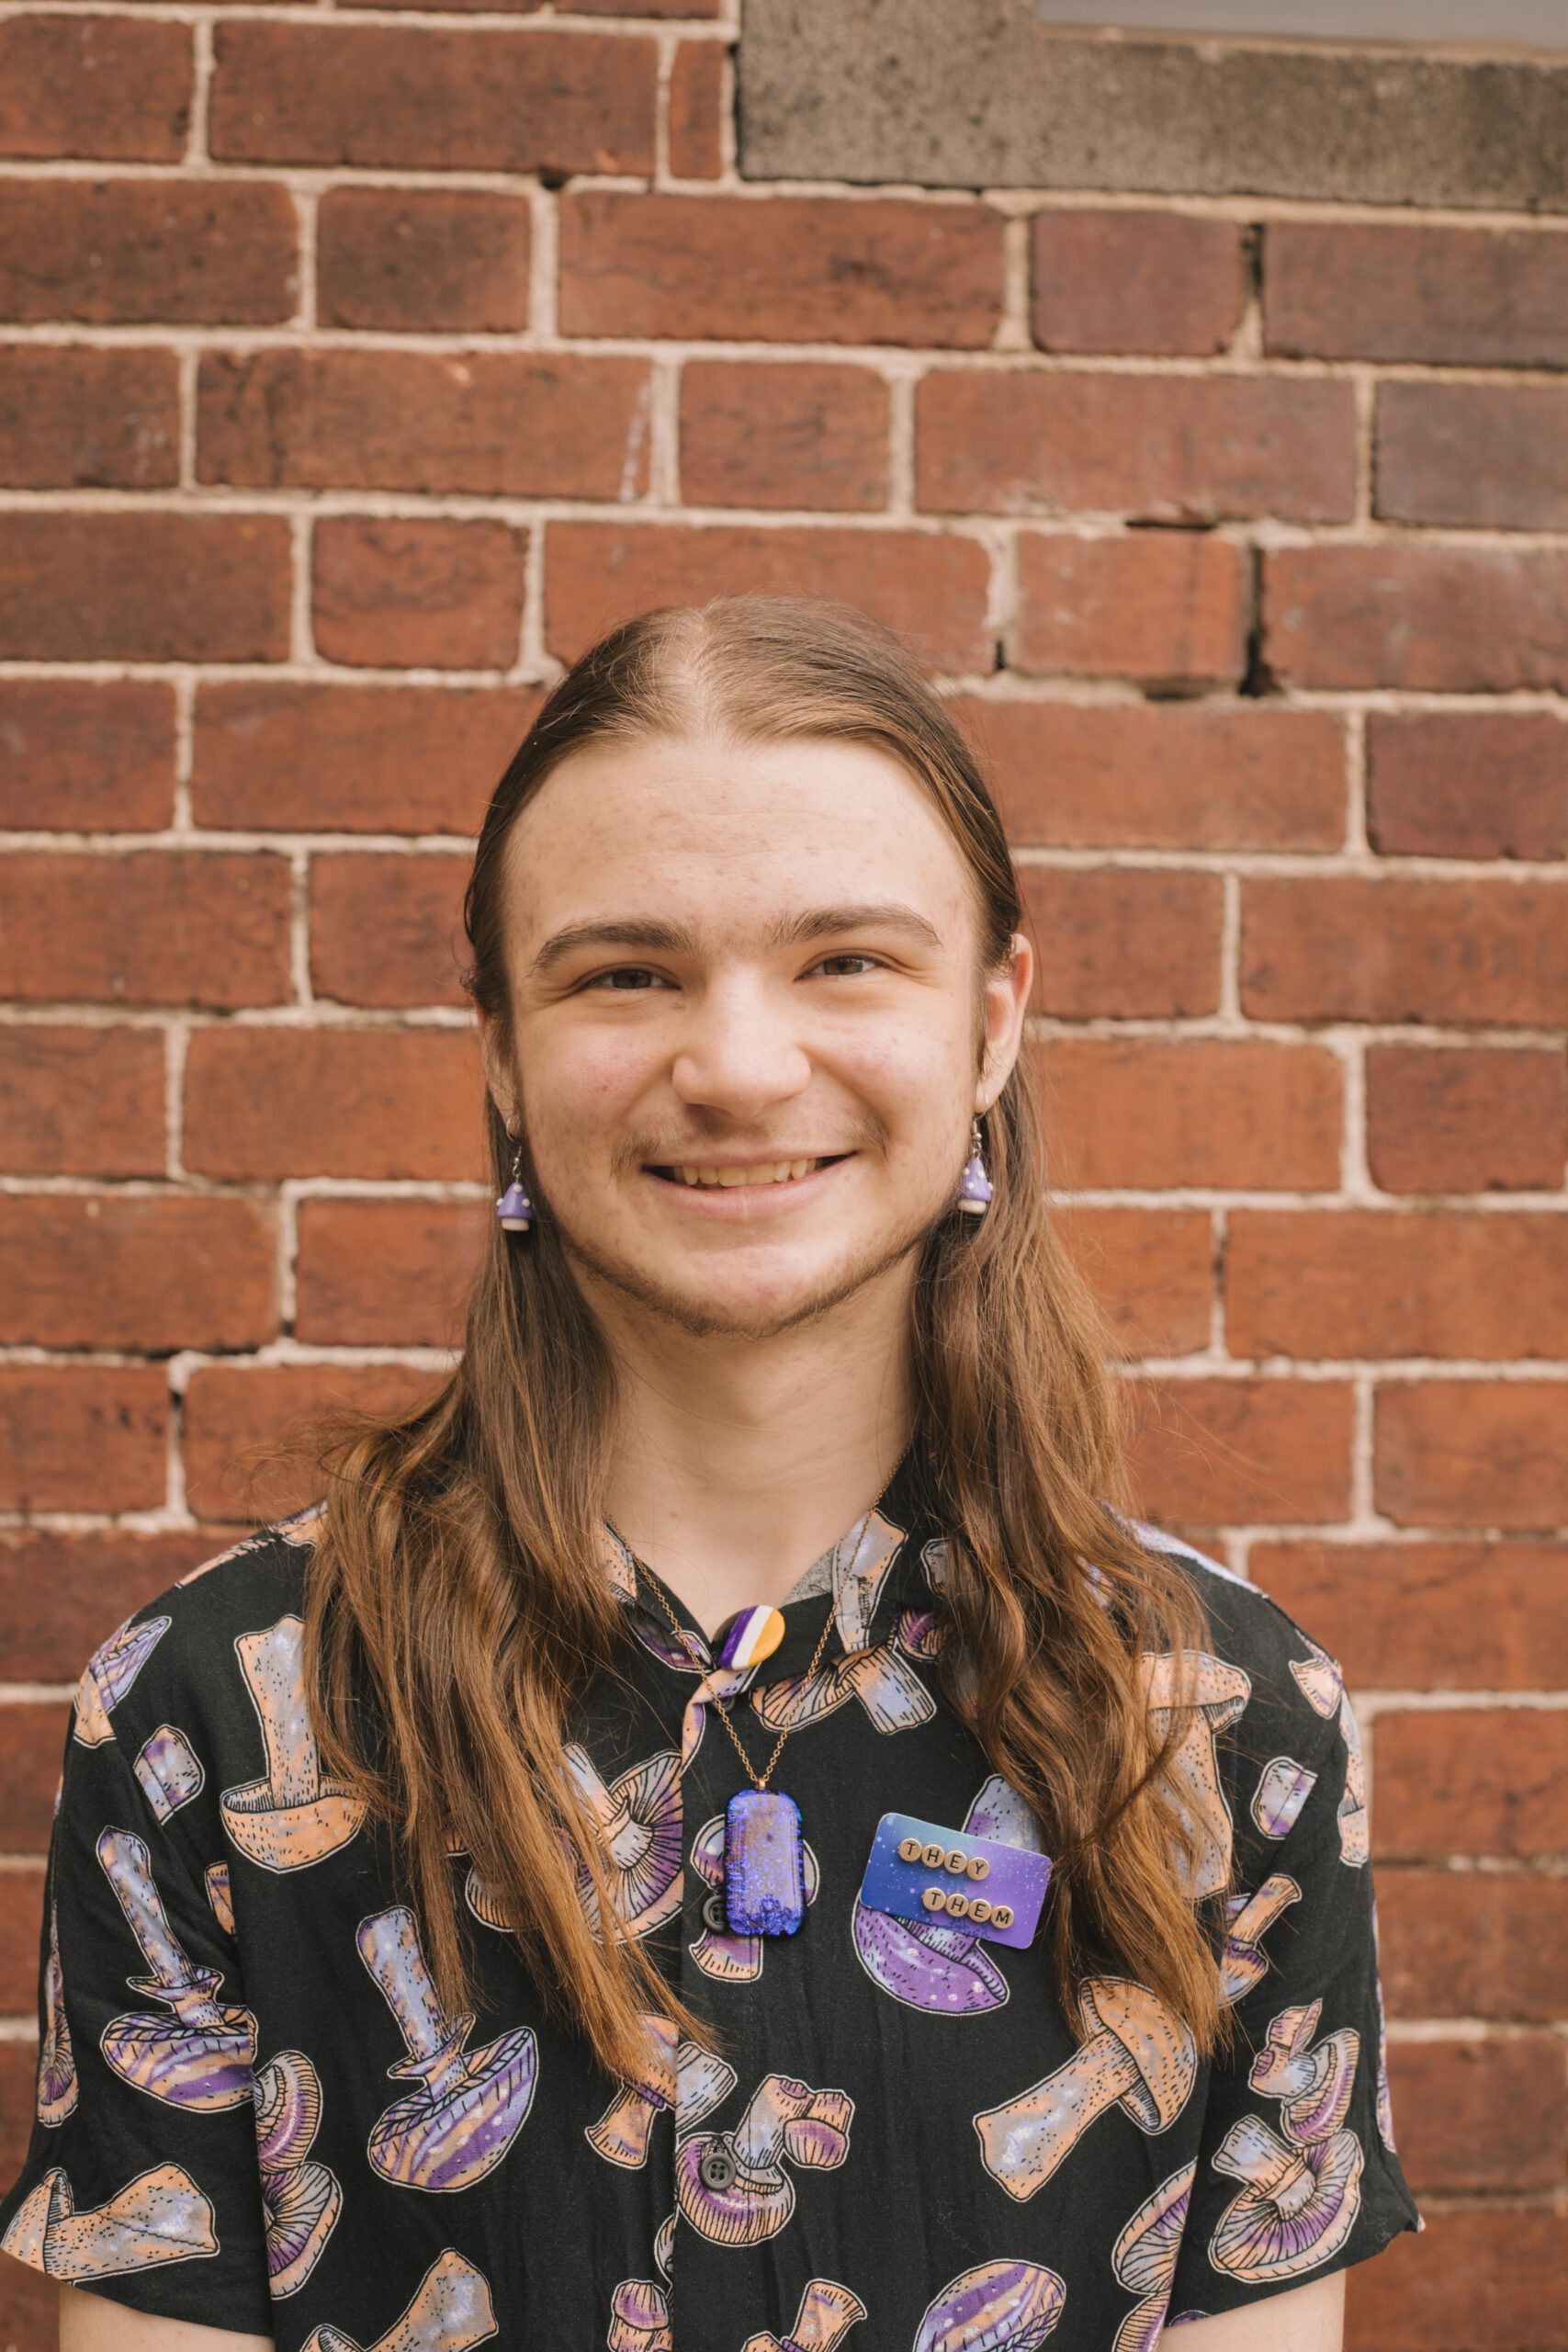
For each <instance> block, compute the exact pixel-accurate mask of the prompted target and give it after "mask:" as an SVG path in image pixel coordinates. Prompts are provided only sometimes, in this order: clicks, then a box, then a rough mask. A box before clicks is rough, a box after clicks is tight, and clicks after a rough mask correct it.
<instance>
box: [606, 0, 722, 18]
mask: <svg viewBox="0 0 1568 2352" xmlns="http://www.w3.org/2000/svg"><path fill="white" fill-rule="evenodd" d="M572 13H573V15H574V16H579V17H721V16H722V15H723V14H724V0H573V9H572Z"/></svg>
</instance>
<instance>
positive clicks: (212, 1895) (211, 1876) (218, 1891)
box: [203, 1862, 234, 1936]
mask: <svg viewBox="0 0 1568 2352" xmlns="http://www.w3.org/2000/svg"><path fill="white" fill-rule="evenodd" d="M203 1883H204V1884H205V1886H206V1888H207V1899H208V1901H209V1903H210V1904H211V1905H212V1916H213V1917H214V1918H215V1919H216V1920H217V1922H218V1924H219V1926H220V1928H222V1930H223V1932H224V1934H225V1935H226V1936H231V1935H232V1934H233V1932H234V1894H233V1889H232V1887H231V1884H230V1883H229V1865H228V1863H227V1862H209V1864H208V1866H207V1869H206V1871H205V1872H204V1873H203Z"/></svg>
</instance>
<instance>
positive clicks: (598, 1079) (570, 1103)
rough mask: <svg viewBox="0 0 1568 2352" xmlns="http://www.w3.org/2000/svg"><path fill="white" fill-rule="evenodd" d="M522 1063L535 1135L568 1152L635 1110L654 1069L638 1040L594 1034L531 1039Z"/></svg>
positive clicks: (526, 1105) (525, 1096)
mask: <svg viewBox="0 0 1568 2352" xmlns="http://www.w3.org/2000/svg"><path fill="white" fill-rule="evenodd" d="M531 1045H532V1050H530V1046H531ZM520 1059H521V1061H522V1065H523V1100H524V1108H525V1114H526V1116H527V1119H528V1126H529V1133H530V1135H531V1136H536V1138H537V1139H539V1140H543V1139H544V1138H545V1137H548V1138H549V1139H550V1141H552V1142H554V1143H555V1144H557V1145H558V1146H564V1147H565V1148H570V1145H571V1143H572V1141H573V1139H574V1138H586V1137H587V1136H592V1135H596V1134H599V1133H602V1132H603V1130H604V1128H605V1127H606V1126H608V1125H611V1124H613V1123H614V1122H615V1121H616V1120H618V1119H620V1118H623V1117H624V1116H625V1115H626V1113H627V1112H628V1111H630V1110H631V1109H633V1108H634V1107H635V1106H636V1104H637V1102H638V1101H639V1099H640V1098H641V1096H642V1094H643V1092H644V1091H645V1089H646V1087H647V1084H648V1081H649V1072H650V1067H651V1065H650V1057H649V1053H648V1052H647V1050H646V1048H644V1047H642V1046H639V1045H638V1043H637V1040H636V1039H635V1038H634V1037H630V1036H627V1035H621V1036H614V1035H610V1034H608V1033H606V1032H601V1033H600V1034H598V1035H594V1034H593V1033H592V1032H591V1031H585V1032H580V1033H578V1034H577V1035H570V1034H568V1035H556V1036H542V1037H539V1038H537V1039H536V1040H533V1041H530V1040H529V1039H527V1038H525V1039H524V1040H523V1046H522V1053H521V1056H520Z"/></svg>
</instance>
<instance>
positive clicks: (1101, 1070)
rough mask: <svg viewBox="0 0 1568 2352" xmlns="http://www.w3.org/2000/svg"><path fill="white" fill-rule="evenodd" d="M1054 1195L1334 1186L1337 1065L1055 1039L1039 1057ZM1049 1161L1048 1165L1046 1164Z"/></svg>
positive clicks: (1291, 1055)
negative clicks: (1097, 1190) (1054, 1142)
mask: <svg viewBox="0 0 1568 2352" xmlns="http://www.w3.org/2000/svg"><path fill="white" fill-rule="evenodd" d="M1037 1060H1038V1063H1039V1066H1040V1068H1041V1069H1042V1071H1043V1077H1044V1081H1045V1089H1046V1101H1047V1105H1048V1108H1049V1111H1050V1114H1051V1120H1052V1125H1053V1127H1054V1128H1055V1130H1057V1131H1059V1133H1060V1134H1061V1136H1062V1137H1063V1139H1064V1140H1063V1145H1062V1149H1061V1153H1060V1157H1059V1159H1057V1162H1056V1165H1055V1170H1054V1174H1053V1182H1054V1183H1055V1184H1056V1185H1058V1186H1061V1185H1064V1184H1066V1185H1067V1186H1076V1185H1082V1186H1085V1187H1089V1186H1101V1185H1136V1186H1141V1187H1142V1186H1160V1187H1164V1186H1171V1185H1181V1184H1212V1185H1216V1186H1221V1187H1225V1188H1234V1189H1235V1190H1236V1191H1246V1192H1275V1191H1279V1190H1287V1191H1294V1190H1296V1189H1297V1188H1303V1189H1311V1190H1314V1191H1318V1190H1325V1189H1328V1188H1330V1187H1332V1186H1334V1185H1336V1184H1337V1183H1338V1182H1339V1132H1340V1117H1341V1108H1340V1103H1341V1084H1340V1073H1339V1064H1338V1062H1337V1060H1336V1059H1335V1057H1334V1056H1333V1055H1332V1054H1330V1053H1327V1052H1325V1050H1324V1049H1323V1048H1321V1047H1319V1046H1277V1045H1272V1044H1269V1043H1266V1042H1265V1041H1264V1040H1262V1039H1255V1038H1237V1039H1236V1040H1235V1041H1234V1042H1232V1041H1230V1040H1228V1039H1226V1040H1221V1039H1215V1038H1193V1039H1190V1040H1187V1041H1185V1042H1183V1043H1181V1044H1175V1043H1172V1042H1171V1041H1169V1040H1168V1039H1166V1038H1160V1037H1126V1038H1122V1037H1117V1038H1098V1037H1097V1038H1077V1037H1072V1038H1056V1039H1054V1040H1053V1042H1052V1043H1051V1044H1050V1045H1048V1046H1042V1047H1041V1048H1039V1049H1038V1054H1037ZM1054 1157H1055V1155H1054Z"/></svg>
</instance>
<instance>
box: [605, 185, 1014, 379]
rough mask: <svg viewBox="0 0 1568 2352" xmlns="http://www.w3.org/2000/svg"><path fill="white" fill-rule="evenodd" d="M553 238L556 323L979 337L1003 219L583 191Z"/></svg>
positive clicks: (828, 338) (612, 328)
mask: <svg viewBox="0 0 1568 2352" xmlns="http://www.w3.org/2000/svg"><path fill="white" fill-rule="evenodd" d="M623 168H624V166H623ZM560 239H561V243H560V253H561V284H560V323H561V332H562V334H615V335H623V334H637V335H682V336H687V335H690V336H705V335H716V336H719V337H722V339H723V340H724V341H725V342H727V343H728V342H753V341H757V342H764V343H772V342H784V343H797V342H798V343H897V344H923V345H947V346H950V347H952V348H954V349H959V350H977V349H983V348H984V347H985V345H987V344H988V343H989V342H990V340H991V337H992V335H993V334H995V332H996V329H997V324H998V320H999V319H1000V317H1001V302H1002V222H1001V219H1000V216H999V215H998V213H995V212H992V211H990V210H989V209H987V207H985V206H983V205H978V204H908V203H901V202H899V201H897V199H890V198H869V199H859V200H856V199H846V198H840V197H814V196H770V197H767V198H761V199H757V198H747V197H731V196H725V197H719V196H637V195H632V194H625V195H623V194H621V193H619V192H618V191H612V190H610V189H607V188H604V189H600V188H588V189H584V190H582V191H581V193H573V194H569V195H567V196H566V197H564V198H562V200H561V228H560Z"/></svg>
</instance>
